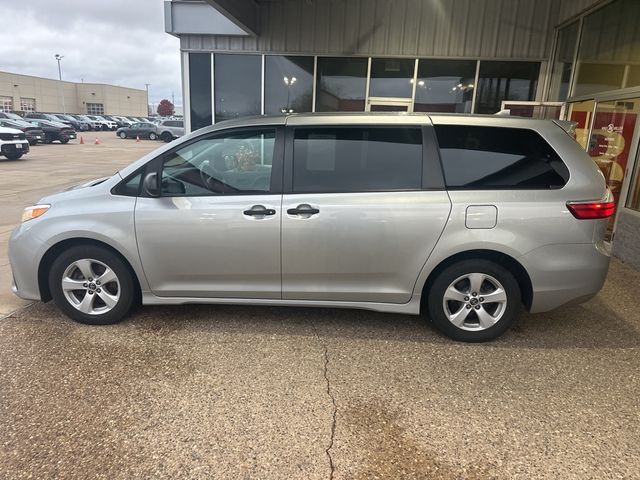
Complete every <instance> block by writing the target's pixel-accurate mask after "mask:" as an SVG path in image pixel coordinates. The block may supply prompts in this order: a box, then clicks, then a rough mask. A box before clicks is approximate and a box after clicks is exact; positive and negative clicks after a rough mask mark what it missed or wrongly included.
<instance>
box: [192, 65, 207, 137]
mask: <svg viewBox="0 0 640 480" xmlns="http://www.w3.org/2000/svg"><path fill="white" fill-rule="evenodd" d="M189 92H190V93H189V96H190V102H189V104H190V105H191V109H190V112H189V114H190V115H191V130H197V129H198V128H202V127H206V126H207V125H211V123H212V118H211V54H210V53H190V54H189Z"/></svg>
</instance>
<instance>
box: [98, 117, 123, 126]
mask: <svg viewBox="0 0 640 480" xmlns="http://www.w3.org/2000/svg"><path fill="white" fill-rule="evenodd" d="M101 117H102V118H104V119H105V120H109V121H111V122H114V123H115V124H116V126H117V127H118V128H120V127H128V126H129V122H126V123H125V122H123V121H122V120H121V119H120V118H118V117H116V116H115V115H101Z"/></svg>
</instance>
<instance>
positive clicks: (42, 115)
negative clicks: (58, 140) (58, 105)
mask: <svg viewBox="0 0 640 480" xmlns="http://www.w3.org/2000/svg"><path fill="white" fill-rule="evenodd" d="M24 118H25V119H29V118H35V119H40V120H48V121H50V122H56V123H63V124H65V125H66V126H68V127H71V128H73V129H74V130H75V128H76V125H77V124H78V122H77V121H76V120H75V119H74V120H73V121H71V120H63V119H61V118H60V117H58V116H57V115H55V114H53V113H38V112H30V113H27V114H26V115H25V116H24Z"/></svg>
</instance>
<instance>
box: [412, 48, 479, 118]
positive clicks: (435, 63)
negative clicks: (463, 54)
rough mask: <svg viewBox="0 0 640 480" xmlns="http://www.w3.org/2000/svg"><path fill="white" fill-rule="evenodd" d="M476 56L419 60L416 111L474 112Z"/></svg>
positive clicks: (414, 106) (414, 105) (414, 109)
mask: <svg viewBox="0 0 640 480" xmlns="http://www.w3.org/2000/svg"><path fill="white" fill-rule="evenodd" d="M475 74H476V61H475V60H424V59H421V60H420V61H419V63H418V80H417V85H416V99H415V103H414V104H413V111H414V112H471V99H472V98H473V88H474V82H475V80H474V78H475Z"/></svg>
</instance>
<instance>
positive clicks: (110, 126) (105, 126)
mask: <svg viewBox="0 0 640 480" xmlns="http://www.w3.org/2000/svg"><path fill="white" fill-rule="evenodd" d="M87 117H89V118H90V119H91V120H93V121H94V122H98V123H99V124H100V125H101V130H117V129H118V124H117V123H116V122H113V121H111V120H107V119H106V118H102V117H101V116H99V115H87Z"/></svg>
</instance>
